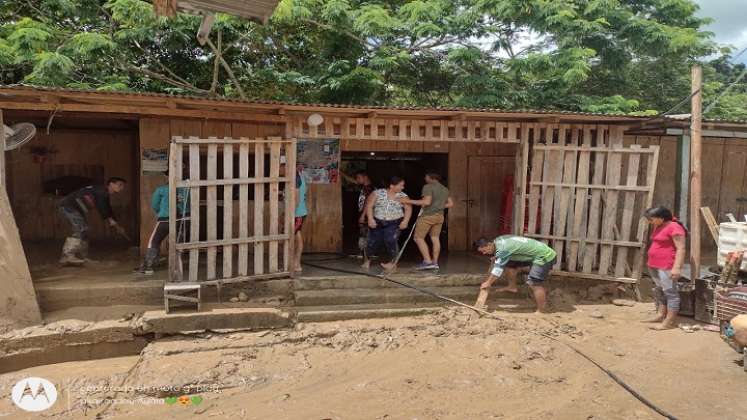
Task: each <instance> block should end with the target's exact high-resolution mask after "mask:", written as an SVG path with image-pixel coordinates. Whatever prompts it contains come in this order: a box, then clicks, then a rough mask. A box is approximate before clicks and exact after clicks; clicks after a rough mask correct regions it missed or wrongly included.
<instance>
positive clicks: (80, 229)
mask: <svg viewBox="0 0 747 420" xmlns="http://www.w3.org/2000/svg"><path fill="white" fill-rule="evenodd" d="M60 213H61V214H62V216H63V217H64V218H65V219H66V220H67V221H68V222H69V223H70V227H71V228H72V229H73V234H72V236H73V238H78V239H80V240H81V241H87V240H88V221H87V220H86V218H85V216H83V215H82V214H80V212H78V211H75V210H70V209H66V208H65V207H62V206H60Z"/></svg>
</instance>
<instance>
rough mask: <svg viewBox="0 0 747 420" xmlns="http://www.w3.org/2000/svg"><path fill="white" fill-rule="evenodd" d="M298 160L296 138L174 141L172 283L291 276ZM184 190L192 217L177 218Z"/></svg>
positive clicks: (171, 161) (171, 160)
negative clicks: (283, 166)
mask: <svg viewBox="0 0 747 420" xmlns="http://www.w3.org/2000/svg"><path fill="white" fill-rule="evenodd" d="M282 161H285V162H286V163H287V165H286V172H285V174H284V175H283V176H281V173H280V168H281V162H282ZM295 162H296V141H295V140H286V139H281V138H267V139H263V138H258V139H247V138H215V137H211V138H208V139H201V138H197V137H190V138H182V137H174V138H172V140H171V145H170V150H169V213H170V214H169V223H170V224H169V273H170V280H171V281H174V282H178V281H185V280H188V281H190V282H198V281H199V282H202V283H203V284H208V285H209V284H214V285H217V286H219V287H220V286H221V285H222V284H225V283H235V282H240V281H245V280H254V279H267V278H277V277H286V276H290V271H291V261H292V257H291V256H292V255H293V254H292V253H293V240H292V239H293V219H294V210H295V193H296V183H295V168H296V163H295ZM250 186H253V188H250ZM178 188H186V189H187V190H186V192H187V195H188V211H187V212H185V213H187V215H186V216H182V215H179V216H177V207H178V205H177V189H178ZM281 188H282V191H281ZM250 195H251V197H250ZM250 206H251V207H253V209H252V210H251V211H250ZM219 208H221V210H220V211H219ZM203 254H204V255H203ZM250 254H251V255H252V257H251V258H250ZM184 255H186V256H187V258H186V261H184V258H182V257H183V256H184ZM201 255H202V256H201ZM219 261H220V263H219ZM185 271H186V273H185Z"/></svg>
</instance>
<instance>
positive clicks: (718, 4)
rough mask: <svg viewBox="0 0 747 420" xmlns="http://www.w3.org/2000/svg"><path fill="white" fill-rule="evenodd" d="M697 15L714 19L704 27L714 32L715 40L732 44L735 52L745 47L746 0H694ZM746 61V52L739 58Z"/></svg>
mask: <svg viewBox="0 0 747 420" xmlns="http://www.w3.org/2000/svg"><path fill="white" fill-rule="evenodd" d="M695 2H696V3H698V5H699V6H700V11H699V12H698V15H699V16H707V17H710V18H713V19H715V21H714V22H713V23H712V24H710V25H708V26H707V27H706V29H707V30H709V31H711V32H713V33H715V34H716V38H715V39H716V42H719V43H722V44H729V45H732V46H734V47H735V48H736V49H737V51H735V54H736V53H737V52H739V51H741V50H742V48H745V47H747V0H695ZM738 61H741V62H743V63H747V52H745V53H744V54H742V56H741V57H739V60H738Z"/></svg>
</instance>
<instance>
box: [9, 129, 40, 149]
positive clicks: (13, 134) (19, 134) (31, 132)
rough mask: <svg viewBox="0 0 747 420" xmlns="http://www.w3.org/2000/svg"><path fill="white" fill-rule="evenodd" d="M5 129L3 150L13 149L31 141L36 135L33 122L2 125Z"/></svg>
mask: <svg viewBox="0 0 747 420" xmlns="http://www.w3.org/2000/svg"><path fill="white" fill-rule="evenodd" d="M3 130H4V131H5V151H6V152H7V151H10V150H15V149H18V148H19V147H21V146H23V145H24V144H26V143H28V142H29V141H31V139H33V138H34V136H35V135H36V127H35V126H34V124H31V123H27V122H23V123H18V124H13V125H12V126H7V125H3Z"/></svg>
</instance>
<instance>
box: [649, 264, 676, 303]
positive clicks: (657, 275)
mask: <svg viewBox="0 0 747 420" xmlns="http://www.w3.org/2000/svg"><path fill="white" fill-rule="evenodd" d="M648 272H649V274H650V275H651V278H652V279H653V280H654V283H656V287H655V288H654V297H655V298H656V301H657V303H659V304H660V305H666V306H667V309H670V310H673V311H679V310H680V292H679V290H678V287H677V282H676V281H674V279H672V272H671V271H670V270H662V269H659V268H653V267H649V268H648ZM657 289H658V290H657ZM659 292H660V293H659Z"/></svg>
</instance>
